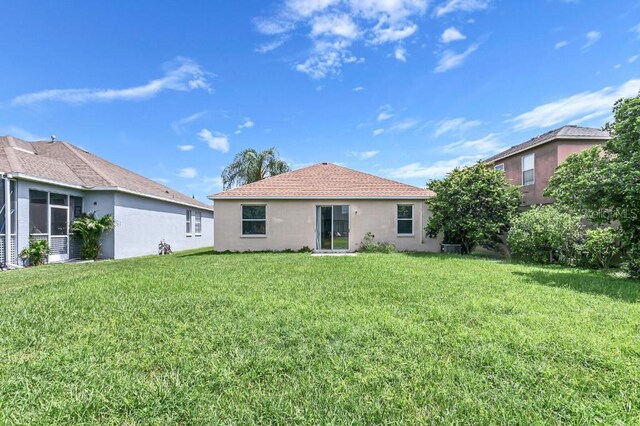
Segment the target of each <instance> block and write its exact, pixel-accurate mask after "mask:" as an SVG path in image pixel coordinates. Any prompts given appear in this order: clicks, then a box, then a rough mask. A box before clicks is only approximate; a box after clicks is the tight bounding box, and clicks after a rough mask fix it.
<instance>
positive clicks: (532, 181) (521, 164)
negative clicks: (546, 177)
mask: <svg viewBox="0 0 640 426" xmlns="http://www.w3.org/2000/svg"><path fill="white" fill-rule="evenodd" d="M527 157H533V167H532V168H530V169H527V170H525V169H524V159H525V158H527ZM529 170H531V171H533V179H532V180H531V182H530V183H527V184H525V183H524V173H525V172H528V171H529ZM520 182H521V183H522V186H530V185H534V184H535V183H536V154H535V152H531V153H529V154H524V155H523V156H522V157H520Z"/></svg>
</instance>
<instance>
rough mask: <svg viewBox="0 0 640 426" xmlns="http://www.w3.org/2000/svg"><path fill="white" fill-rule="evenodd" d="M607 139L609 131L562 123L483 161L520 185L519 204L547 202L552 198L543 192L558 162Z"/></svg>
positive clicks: (551, 200)
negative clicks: (557, 127)
mask: <svg viewBox="0 0 640 426" xmlns="http://www.w3.org/2000/svg"><path fill="white" fill-rule="evenodd" d="M609 138H610V136H609V133H608V132H606V131H603V130H599V129H593V128H589V127H578V126H564V127H561V128H559V129H555V130H551V131H550V132H547V133H544V134H542V135H540V136H536V137H535V138H533V139H530V140H528V141H527V142H524V143H521V144H519V145H515V146H512V147H511V148H509V149H507V150H506V151H503V152H501V153H499V154H496V155H494V156H493V157H490V158H487V159H486V160H485V162H486V163H490V164H493V165H494V167H495V168H496V169H499V170H504V172H505V174H506V175H507V179H508V180H509V181H510V182H511V183H512V184H514V185H518V186H520V187H521V190H522V193H523V203H522V206H523V207H529V206H531V205H534V204H549V203H552V202H553V199H552V198H548V197H545V196H544V195H543V192H544V190H545V188H546V187H547V186H548V185H549V178H551V175H553V173H554V172H555V170H556V168H557V167H558V166H559V165H560V163H562V162H563V161H564V160H566V158H567V157H568V156H569V155H571V154H573V153H576V152H580V151H583V150H585V149H587V148H589V147H592V146H594V145H598V144H603V143H605V142H606V141H607V140H608V139H609Z"/></svg>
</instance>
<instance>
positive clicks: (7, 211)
mask: <svg viewBox="0 0 640 426" xmlns="http://www.w3.org/2000/svg"><path fill="white" fill-rule="evenodd" d="M2 178H3V180H4V223H5V226H4V248H5V250H4V263H5V265H10V264H11V263H12V262H11V260H12V259H13V258H12V257H11V183H10V181H9V176H8V175H5V174H3V175H2Z"/></svg>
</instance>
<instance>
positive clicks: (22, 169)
mask: <svg viewBox="0 0 640 426" xmlns="http://www.w3.org/2000/svg"><path fill="white" fill-rule="evenodd" d="M0 184H1V185H0V259H1V260H0V263H2V262H6V263H8V264H17V263H18V253H19V251H20V250H21V249H22V248H24V247H27V246H28V245H29V240H30V239H36V240H47V241H48V242H49V245H50V247H51V255H50V256H49V261H62V260H66V259H70V258H77V257H78V256H79V244H78V241H77V239H76V238H74V237H72V236H71V235H70V231H69V228H70V224H71V222H72V221H73V220H74V219H75V218H76V217H78V215H80V214H81V213H88V212H92V211H95V212H97V215H98V216H102V215H105V214H110V215H112V216H113V218H114V220H115V222H116V227H115V229H114V230H113V231H110V232H107V233H105V235H104V238H103V246H102V257H104V258H125V257H133V256H141V255H146V254H154V253H157V248H158V243H159V241H160V240H161V239H165V240H166V241H167V242H168V243H169V244H171V246H172V249H173V250H184V249H190V248H198V247H206V246H213V208H212V207H211V206H208V205H206V204H204V203H201V202H199V201H196V200H194V199H193V198H191V197H188V196H186V195H184V194H181V193H179V192H176V191H174V190H172V189H170V188H168V187H166V186H164V185H161V184H159V183H157V182H155V181H153V180H150V179H147V178H145V177H142V176H140V175H137V174H135V173H133V172H131V171H129V170H126V169H123V168H122V167H119V166H116V165H115V164H112V163H110V162H108V161H106V160H104V159H102V158H99V157H97V156H95V155H93V154H91V153H89V152H87V151H85V150H83V149H80V148H78V147H76V146H74V145H71V144H69V143H67V142H25V141H23V140H20V139H16V138H13V137H11V136H5V137H0Z"/></svg>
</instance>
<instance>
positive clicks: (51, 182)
mask: <svg viewBox="0 0 640 426" xmlns="http://www.w3.org/2000/svg"><path fill="white" fill-rule="evenodd" d="M13 177H16V178H20V179H24V180H28V181H32V182H39V183H46V184H49V185H57V186H63V187H65V188H72V189H77V190H80V191H115V192H121V193H124V194H131V195H136V196H138V197H144V198H151V199H153V200H158V201H164V202H167V203H173V204H179V205H181V206H186V207H195V208H198V209H201V210H211V211H213V207H211V206H206V207H203V206H199V205H197V204H190V203H185V202H182V201H178V200H172V199H169V198H163V197H158V196H155V195H149V194H145V193H142V192H138V191H132V190H130V189H125V188H121V187H118V186H93V187H91V186H83V185H74V184H70V183H64V182H59V181H56V180H53V179H46V178H40V177H36V176H31V175H26V174H23V173H14V174H13Z"/></svg>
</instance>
